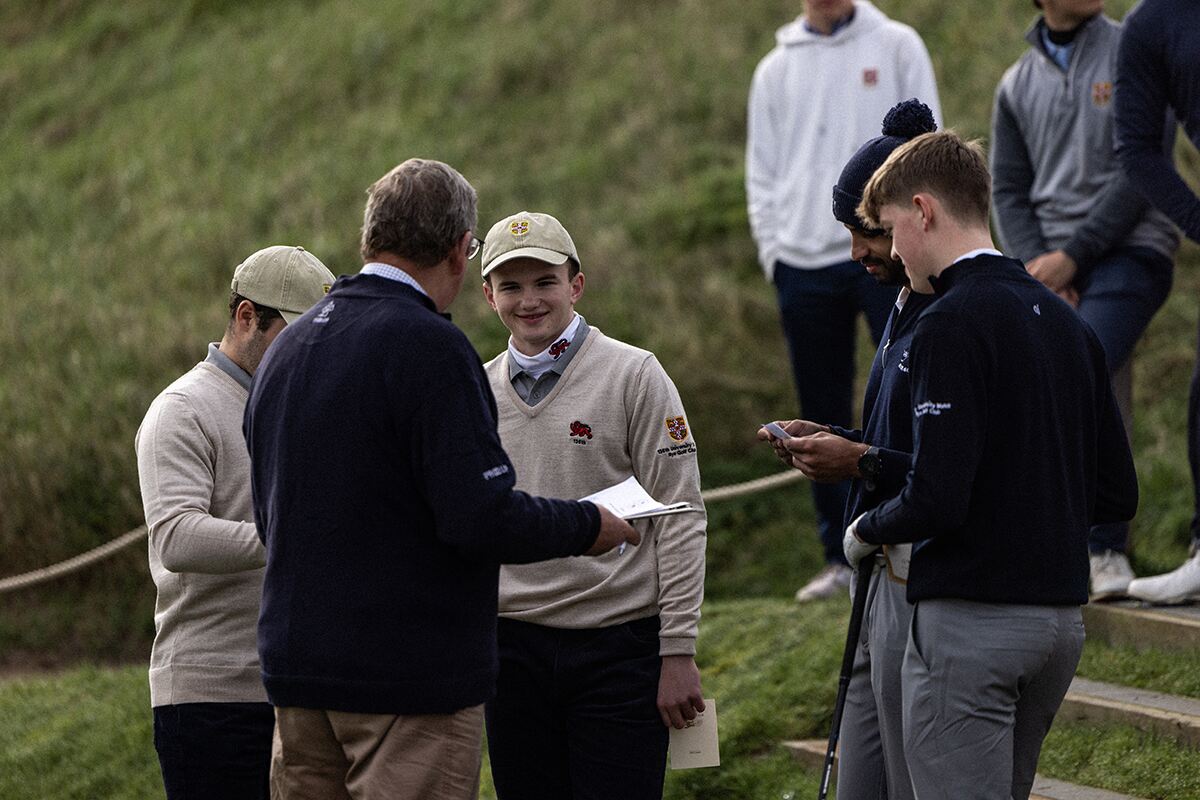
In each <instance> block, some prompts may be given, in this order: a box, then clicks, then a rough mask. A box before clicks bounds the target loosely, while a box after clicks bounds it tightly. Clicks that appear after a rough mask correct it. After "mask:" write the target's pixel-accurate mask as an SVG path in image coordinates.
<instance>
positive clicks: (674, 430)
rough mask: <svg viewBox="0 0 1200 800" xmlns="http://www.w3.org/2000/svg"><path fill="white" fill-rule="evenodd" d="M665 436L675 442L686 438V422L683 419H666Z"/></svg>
mask: <svg viewBox="0 0 1200 800" xmlns="http://www.w3.org/2000/svg"><path fill="white" fill-rule="evenodd" d="M667 435H668V436H670V437H671V438H672V439H674V440H675V441H677V442H682V441H683V440H684V439H686V438H687V435H688V426H687V420H686V419H684V418H683V417H667Z"/></svg>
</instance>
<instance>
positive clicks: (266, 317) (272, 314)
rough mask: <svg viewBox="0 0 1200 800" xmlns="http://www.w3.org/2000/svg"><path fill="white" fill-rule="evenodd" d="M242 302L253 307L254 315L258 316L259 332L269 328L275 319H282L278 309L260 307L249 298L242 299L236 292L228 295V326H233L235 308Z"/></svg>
mask: <svg viewBox="0 0 1200 800" xmlns="http://www.w3.org/2000/svg"><path fill="white" fill-rule="evenodd" d="M243 300H245V301H246V302H248V303H250V305H252V306H254V313H255V314H256V315H257V316H258V329H259V330H260V331H265V330H266V329H267V328H269V327H271V323H272V322H274V321H275V320H276V319H283V314H280V313H279V310H278V309H275V308H271V307H270V306H264V305H260V304H259V303H256V302H254V301H253V300H251V299H250V298H249V297H243V296H242V295H240V294H238V293H237V292H230V293H229V324H230V325H232V324H233V319H234V316H235V315H236V314H237V307H238V306H240V305H241V304H242V301H243Z"/></svg>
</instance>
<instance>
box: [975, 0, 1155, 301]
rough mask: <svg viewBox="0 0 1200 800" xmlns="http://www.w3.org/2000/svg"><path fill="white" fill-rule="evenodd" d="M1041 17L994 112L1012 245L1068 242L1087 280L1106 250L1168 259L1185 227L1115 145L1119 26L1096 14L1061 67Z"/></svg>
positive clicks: (997, 194)
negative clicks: (1129, 173)
mask: <svg viewBox="0 0 1200 800" xmlns="http://www.w3.org/2000/svg"><path fill="white" fill-rule="evenodd" d="M1043 24H1044V23H1043V22H1042V20H1041V19H1039V20H1038V22H1037V23H1036V24H1035V25H1034V26H1033V28H1031V29H1030V31H1029V32H1028V33H1027V34H1026V37H1025V38H1026V39H1028V40H1029V43H1030V45H1032V46H1031V48H1030V49H1029V50H1028V51H1027V52H1026V53H1025V54H1024V55H1023V56H1021V58H1020V59H1019V60H1018V61H1017V62H1016V63H1015V64H1013V65H1012V66H1011V67H1009V69H1008V71H1007V72H1005V73H1004V77H1003V78H1002V79H1001V81H1000V85H999V86H998V87H997V88H996V98H995V105H994V107H993V110H992V146H991V170H992V205H993V207H994V209H995V212H994V213H995V220H996V228H997V229H998V232H999V234H1000V239H1001V241H1002V242H1003V245H1004V248H1005V250H1006V251H1007V252H1008V253H1009V255H1012V256H1014V257H1016V258H1019V259H1021V260H1022V261H1029V260H1031V259H1033V258H1035V257H1036V256H1039V255H1041V254H1042V253H1045V252H1047V251H1050V250H1055V249H1062V250H1064V251H1065V252H1066V253H1067V255H1069V256H1071V257H1072V258H1073V259H1075V262H1076V263H1077V264H1078V265H1079V271H1080V272H1079V275H1080V277H1082V276H1083V275H1084V274H1086V272H1087V271H1088V270H1089V269H1090V268H1091V267H1092V265H1094V264H1095V262H1096V261H1097V260H1099V259H1100V258H1102V257H1103V256H1104V255H1105V254H1106V253H1107V252H1108V251H1110V250H1111V249H1113V248H1114V247H1119V246H1138V247H1147V248H1150V249H1152V250H1155V251H1157V252H1159V253H1162V254H1163V255H1165V256H1168V257H1170V256H1171V255H1172V254H1173V253H1174V252H1175V249H1176V248H1177V247H1178V246H1179V233H1178V231H1177V230H1176V229H1175V227H1174V226H1173V225H1172V224H1171V222H1170V221H1169V220H1168V219H1167V218H1166V217H1165V216H1164V215H1163V214H1161V213H1160V212H1158V211H1156V210H1154V209H1152V208H1151V207H1150V206H1149V204H1148V203H1146V201H1145V200H1144V199H1143V198H1142V196H1141V195H1140V194H1139V193H1138V192H1137V191H1135V190H1134V189H1133V187H1132V186H1131V185H1130V184H1129V182H1128V181H1127V180H1126V179H1125V177H1124V175H1123V174H1122V172H1121V170H1120V167H1119V165H1118V164H1117V160H1116V156H1115V151H1114V145H1113V100H1112V95H1113V86H1114V84H1115V82H1116V71H1117V69H1116V67H1117V44H1118V42H1119V40H1120V37H1121V27H1120V25H1119V24H1118V23H1116V22H1114V21H1113V20H1111V19H1109V18H1108V17H1106V16H1103V15H1097V16H1096V17H1094V18H1092V19H1091V20H1090V21H1088V22H1087V23H1085V24H1084V27H1083V29H1082V30H1080V31H1079V33H1078V34H1077V35H1076V37H1075V48H1074V51H1073V52H1072V53H1071V61H1070V63H1069V65H1068V66H1069V68H1068V70H1067V71H1066V73H1064V72H1063V71H1062V69H1061V68H1060V67H1059V66H1058V65H1057V64H1056V63H1054V61H1053V60H1051V58H1050V57H1049V56H1048V55H1047V54H1046V52H1045V50H1044V49H1043V46H1042V41H1041V27H1042V25H1043Z"/></svg>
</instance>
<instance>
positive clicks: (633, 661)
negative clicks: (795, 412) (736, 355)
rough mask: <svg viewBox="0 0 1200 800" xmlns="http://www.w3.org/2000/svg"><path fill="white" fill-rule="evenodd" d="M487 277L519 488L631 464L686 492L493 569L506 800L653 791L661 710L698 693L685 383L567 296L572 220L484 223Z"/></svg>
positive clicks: (697, 524) (696, 564)
mask: <svg viewBox="0 0 1200 800" xmlns="http://www.w3.org/2000/svg"><path fill="white" fill-rule="evenodd" d="M482 277H483V292H484V296H485V297H486V298H487V301H488V304H489V305H490V306H491V307H492V309H493V310H495V311H496V313H497V314H498V315H499V317H500V321H501V322H503V323H504V326H505V327H506V328H508V330H509V333H511V334H512V335H511V336H510V337H509V340H508V348H507V349H506V350H505V351H504V352H503V353H501V354H500V355H498V356H497V357H496V358H494V359H492V360H491V361H489V362H488V364H487V365H486V367H485V369H486V371H487V374H488V378H489V380H490V381H491V386H492V391H493V392H494V393H495V395H496V403H497V406H498V407H499V411H500V438H501V441H502V443H503V444H504V448H505V449H506V450H507V451H508V453H509V455H510V456H511V457H512V460H513V463H514V464H516V466H517V475H518V477H519V484H518V485H520V486H521V487H522V488H525V489H528V490H529V491H535V492H539V493H542V494H547V495H551V496H553V497H584V496H587V495H590V494H592V493H594V492H597V491H599V490H601V489H604V488H606V487H608V486H611V485H613V484H617V483H621V482H622V481H624V480H625V479H627V478H629V477H630V476H631V475H632V476H633V477H635V478H636V479H637V480H638V482H639V483H640V484H642V485H643V486H644V487H645V488H646V489H647V491H648V492H649V493H650V494H651V496H653V497H654V498H655V499H657V500H659V501H660V502H663V503H677V502H687V503H688V504H689V505H691V506H692V507H693V508H694V509H695V510H694V511H689V512H685V513H681V514H675V515H671V516H663V517H658V518H655V519H650V520H643V521H641V522H639V523H638V526H639V528H640V529H641V531H642V532H643V534H644V535H645V536H646V539H647V541H646V544H645V545H643V546H642V547H639V548H637V549H636V550H634V551H632V552H625V553H621V552H614V553H610V554H609V555H607V556H605V557H604V558H594V559H556V560H554V561H545V562H542V563H540V564H527V565H519V566H506V567H503V568H502V569H501V570H500V621H499V631H498V641H499V647H500V677H499V682H498V685H497V690H496V697H495V698H494V699H493V700H491V701H490V702H489V703H488V705H487V731H488V756H489V758H490V759H491V763H492V777H493V779H494V781H495V784H496V794H497V796H498V797H499V798H500V800H510V799H511V800H528V799H529V798H574V800H587V798H597V799H599V798H610V797H611V798H616V797H619V798H622V800H650V799H651V798H661V797H662V790H663V776H664V772H665V769H666V759H667V741H668V729H669V727H675V728H683V727H684V726H685V725H686V724H687V722H688V720H692V719H695V717H696V713H697V711H703V710H704V701H703V698H702V695H701V691H700V671H699V670H698V669H697V668H696V661H695V654H696V633H697V628H698V625H699V620H700V604H701V601H702V600H703V599H704V546H705V527H706V525H705V523H706V520H705V515H704V502H703V500H701V498H700V470H699V466H698V464H697V460H696V443H695V439H694V438H693V437H692V434H691V431H690V430H689V428H688V425H687V417H686V416H685V415H684V411H683V403H682V401H681V400H680V399H679V392H677V391H676V389H675V385H674V384H673V383H672V382H671V379H670V377H669V376H668V375H667V373H666V370H664V369H663V368H662V365H661V364H659V363H658V360H657V359H656V358H655V357H654V354H653V353H650V352H647V351H646V350H641V349H639V348H636V347H632V346H630V345H628V344H625V343H624V342H620V341H617V340H616V339H612V338H610V337H608V336H605V335H604V334H603V333H602V332H601V331H600V329H599V328H594V327H592V326H590V325H589V324H588V323H587V321H586V320H585V319H584V318H583V316H581V315H580V314H578V313H576V311H575V304H576V302H578V300H579V299H580V297H582V296H583V288H584V275H583V273H582V272H581V271H580V263H579V254H578V252H577V251H576V249H575V243H574V241H573V240H572V239H571V235H570V234H569V233H567V230H566V228H564V227H563V226H562V224H561V223H560V222H559V221H558V220H557V219H555V218H554V217H552V216H550V215H549V214H539V213H536V212H529V211H522V212H519V213H517V214H514V215H513V216H510V217H507V218H505V219H502V220H500V221H499V222H497V223H496V224H495V225H493V226H492V228H491V230H489V231H488V235H487V239H486V241H485V243H484V247H483V270H482Z"/></svg>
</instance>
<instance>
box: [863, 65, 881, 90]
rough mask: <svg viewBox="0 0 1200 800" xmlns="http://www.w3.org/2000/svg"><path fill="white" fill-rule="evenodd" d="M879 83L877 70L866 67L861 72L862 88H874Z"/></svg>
mask: <svg viewBox="0 0 1200 800" xmlns="http://www.w3.org/2000/svg"><path fill="white" fill-rule="evenodd" d="M877 83H879V70H878V69H877V68H875V67H868V68H867V69H864V70H863V86H874V85H876V84H877Z"/></svg>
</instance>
